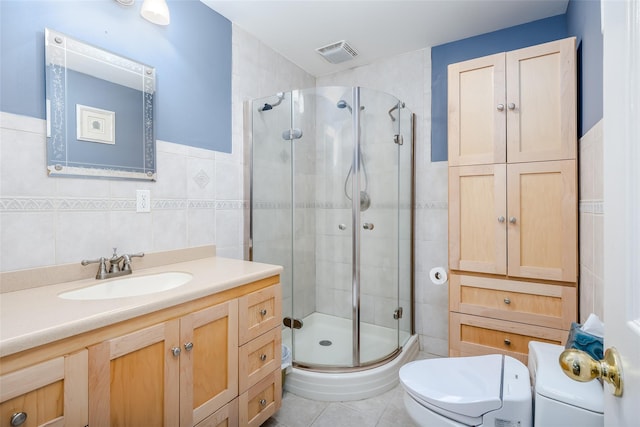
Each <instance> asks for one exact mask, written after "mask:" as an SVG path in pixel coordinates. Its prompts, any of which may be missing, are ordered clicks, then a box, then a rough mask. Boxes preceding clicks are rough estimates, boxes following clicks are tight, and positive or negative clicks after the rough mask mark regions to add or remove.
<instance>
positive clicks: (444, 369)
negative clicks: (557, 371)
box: [399, 354, 532, 427]
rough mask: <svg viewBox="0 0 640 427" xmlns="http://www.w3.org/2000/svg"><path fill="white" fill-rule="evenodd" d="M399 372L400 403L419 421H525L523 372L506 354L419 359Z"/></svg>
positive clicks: (527, 403) (527, 394)
mask: <svg viewBox="0 0 640 427" xmlns="http://www.w3.org/2000/svg"><path fill="white" fill-rule="evenodd" d="M399 375H400V383H401V384H402V386H403V387H404V389H405V391H406V395H405V407H406V408H407V409H408V410H409V412H410V415H411V417H412V418H413V419H414V421H416V422H418V424H419V425H421V426H430V427H432V426H446V427H461V426H462V427H464V426H481V425H487V426H494V425H505V426H506V425H519V426H520V425H521V426H523V427H524V426H530V425H531V419H532V416H531V387H530V382H529V372H528V370H527V367H526V366H525V365H524V364H522V363H521V362H520V361H518V360H516V359H513V358H511V357H509V356H502V355H499V354H492V355H487V356H474V357H457V358H443V359H428V360H419V361H415V362H411V363H408V364H406V365H404V366H403V367H402V368H401V369H400V373H399Z"/></svg>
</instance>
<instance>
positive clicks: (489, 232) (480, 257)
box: [449, 164, 507, 274]
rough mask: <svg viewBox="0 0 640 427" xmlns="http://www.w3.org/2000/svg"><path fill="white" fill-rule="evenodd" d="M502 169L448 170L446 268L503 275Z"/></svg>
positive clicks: (504, 168)
mask: <svg viewBox="0 0 640 427" xmlns="http://www.w3.org/2000/svg"><path fill="white" fill-rule="evenodd" d="M505 175H506V165H504V164H502V165H480V166H459V167H451V168H449V267H450V268H451V269H452V270H464V271H475V272H479V273H491V274H506V272H507V258H506V256H507V253H506V251H507V249H506V235H505V233H506V199H505V198H506V183H505Z"/></svg>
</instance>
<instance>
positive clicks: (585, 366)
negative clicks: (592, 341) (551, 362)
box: [559, 347, 622, 397]
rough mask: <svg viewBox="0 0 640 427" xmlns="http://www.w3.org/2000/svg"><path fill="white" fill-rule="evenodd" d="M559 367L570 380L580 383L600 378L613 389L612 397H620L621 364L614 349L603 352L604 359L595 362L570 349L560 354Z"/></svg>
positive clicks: (585, 355)
mask: <svg viewBox="0 0 640 427" xmlns="http://www.w3.org/2000/svg"><path fill="white" fill-rule="evenodd" d="M559 362H560V367H562V370H563V371H564V373H565V374H567V376H568V377H569V378H571V379H574V380H576V381H581V382H587V381H591V380H592V379H594V378H601V379H603V380H605V381H606V382H608V383H609V384H611V385H612V386H613V388H614V391H613V394H614V396H617V397H620V396H622V363H621V361H620V355H619V354H618V351H617V350H616V348H615V347H611V348H608V349H607V350H606V351H605V352H604V359H602V360H600V361H595V360H593V358H591V356H589V355H588V354H587V353H585V352H584V351H582V350H576V349H570V350H565V351H563V352H562V353H561V354H560V360H559Z"/></svg>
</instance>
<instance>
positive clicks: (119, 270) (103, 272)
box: [81, 248, 144, 280]
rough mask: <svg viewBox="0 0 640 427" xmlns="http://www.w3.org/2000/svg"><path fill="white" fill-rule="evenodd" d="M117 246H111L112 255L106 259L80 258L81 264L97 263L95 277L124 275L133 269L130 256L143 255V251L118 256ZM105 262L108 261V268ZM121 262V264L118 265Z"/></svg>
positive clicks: (100, 278) (104, 277)
mask: <svg viewBox="0 0 640 427" xmlns="http://www.w3.org/2000/svg"><path fill="white" fill-rule="evenodd" d="M117 251H118V248H113V255H111V258H109V259H107V258H105V257H100V258H98V259H94V260H87V259H85V260H82V262H81V264H82V265H89V264H98V273H97V274H96V279H98V280H102V279H109V278H111V277H118V276H124V275H125V274H131V273H132V272H133V270H132V269H131V258H133V257H143V256H144V253H139V254H125V255H120V256H118V253H117ZM107 262H108V263H109V269H108V270H107ZM120 263H122V266H121V265H120Z"/></svg>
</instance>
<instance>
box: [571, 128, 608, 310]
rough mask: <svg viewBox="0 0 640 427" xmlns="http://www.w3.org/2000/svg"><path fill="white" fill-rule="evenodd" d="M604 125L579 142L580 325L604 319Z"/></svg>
mask: <svg viewBox="0 0 640 427" xmlns="http://www.w3.org/2000/svg"><path fill="white" fill-rule="evenodd" d="M602 124H603V121H602V120H600V121H599V122H598V123H596V124H595V125H594V126H593V127H592V128H591V129H590V130H589V131H588V132H587V133H586V134H585V135H584V136H583V137H582V138H580V142H579V145H578V147H579V156H580V157H579V160H580V319H579V320H580V322H584V321H585V320H586V319H587V317H588V316H589V314H590V313H595V314H597V315H598V317H600V319H601V320H603V321H604V320H605V319H604V312H603V302H604V301H603V300H604V249H603V245H604V193H603V191H602V188H603V175H602V170H603V169H602V155H603V145H602V142H603V134H602V128H603V126H602Z"/></svg>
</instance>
